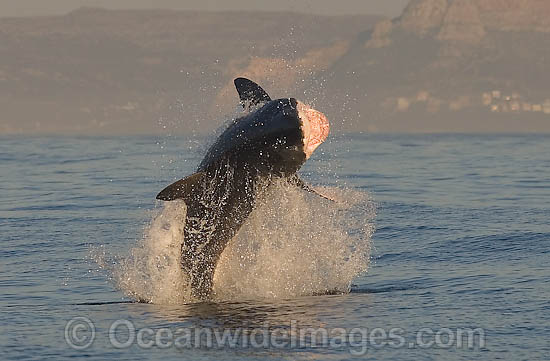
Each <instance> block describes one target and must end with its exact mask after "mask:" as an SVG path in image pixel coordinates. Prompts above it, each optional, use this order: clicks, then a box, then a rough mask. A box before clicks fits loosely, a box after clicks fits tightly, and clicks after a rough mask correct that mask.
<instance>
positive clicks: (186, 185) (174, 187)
mask: <svg viewBox="0 0 550 361" xmlns="http://www.w3.org/2000/svg"><path fill="white" fill-rule="evenodd" d="M205 175H206V174H205V173H203V172H198V173H195V174H192V175H190V176H188V177H185V178H183V179H180V180H179V181H177V182H175V183H172V184H170V185H169V186H168V187H166V188H164V189H163V190H162V191H161V192H160V193H159V194H157V199H159V200H161V201H173V200H175V199H183V201H184V202H187V201H188V200H190V199H192V197H193V195H194V194H196V193H197V191H198V190H199V187H200V184H201V183H202V181H203V180H204V176H205Z"/></svg>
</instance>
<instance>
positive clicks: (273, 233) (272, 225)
mask: <svg viewBox="0 0 550 361" xmlns="http://www.w3.org/2000/svg"><path fill="white" fill-rule="evenodd" d="M322 192H323V193H324V194H327V195H330V196H331V197H332V198H334V199H337V202H331V201H328V200H326V199H323V198H321V197H319V196H317V195H314V194H310V193H307V192H304V191H303V190H301V189H299V188H297V187H295V186H292V185H290V184H288V182H286V181H276V182H274V184H272V185H271V186H270V187H269V188H268V189H267V190H266V191H265V193H263V194H262V196H260V197H258V201H257V204H256V207H255V209H254V211H253V212H252V213H251V215H250V217H249V218H248V219H247V221H246V222H245V224H244V225H243V226H242V228H241V230H240V231H239V233H238V234H237V235H236V236H235V238H234V239H233V240H231V242H230V243H229V244H228V245H227V248H226V249H225V251H224V253H223V254H222V256H221V259H220V261H219V263H218V266H217V268H216V273H215V277H214V297H215V299H216V300H235V299H245V298H246V299H251V298H291V297H297V296H302V295H311V294H319V293H326V292H347V291H349V288H350V285H351V281H352V279H353V278H354V277H355V276H357V275H358V274H359V273H361V272H365V271H366V270H367V268H368V264H369V255H370V237H371V235H372V233H373V230H374V227H373V225H372V223H371V221H372V219H373V218H374V216H375V209H374V205H373V202H372V201H371V200H370V199H369V197H368V195H367V194H365V193H362V192H357V191H353V190H342V189H338V188H330V189H329V188H326V189H322ZM184 226H185V204H184V203H183V202H179V201H175V202H167V203H165V204H164V207H163V208H162V209H161V210H160V211H159V213H158V214H157V215H156V216H154V217H153V219H152V221H151V224H150V226H149V227H148V228H147V229H146V231H145V235H144V237H143V239H142V240H141V241H139V242H138V244H137V245H136V246H135V247H134V248H132V249H131V250H130V251H129V252H128V255H127V256H124V257H121V258H120V259H119V260H118V261H117V262H115V263H114V265H113V267H111V269H110V270H109V272H110V273H111V275H112V279H113V280H114V282H115V284H116V286H117V287H118V288H119V289H121V290H122V291H123V292H124V293H125V294H126V295H127V296H129V297H132V298H134V299H138V300H141V301H145V302H151V303H159V304H178V303H184V302H189V301H192V297H191V290H190V288H189V284H188V279H187V277H186V275H185V273H184V272H183V271H182V269H181V266H180V249H181V245H182V242H183V229H184ZM99 258H100V257H96V262H98V263H99V264H100V265H101V262H102V261H101V259H99ZM103 263H105V262H103Z"/></svg>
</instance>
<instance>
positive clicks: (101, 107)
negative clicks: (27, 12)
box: [0, 8, 380, 134]
mask: <svg viewBox="0 0 550 361" xmlns="http://www.w3.org/2000/svg"><path fill="white" fill-rule="evenodd" d="M379 19H380V17H376V16H334V17H326V16H315V15H305V14H293V13H252V12H250V13H247V12H244V13H243V12H220V13H214V12H200V13H199V12H190V11H169V10H136V11H126V10H103V9H95V8H81V9H78V10H76V11H74V12H71V13H69V14H67V15H64V16H51V17H34V18H0V108H1V109H2V112H1V115H0V134H8V133H63V134H127V133H130V134H131V133H162V132H166V130H165V127H168V128H171V130H174V131H187V129H188V128H193V129H192V130H193V131H201V130H207V129H211V128H213V127H216V126H217V125H218V122H219V119H217V118H218V117H219V115H220V114H224V112H225V113H227V112H228V111H232V110H233V109H234V107H235V104H236V102H237V100H238V98H237V97H236V93H234V91H233V90H231V93H230V94H229V93H228V96H227V99H225V98H224V97H222V96H221V95H220V90H222V89H224V87H225V88H226V89H229V86H228V85H229V84H231V80H232V78H233V77H234V76H235V75H238V74H243V73H248V74H250V75H251V76H254V75H256V76H257V77H258V78H263V79H265V81H266V82H268V83H269V82H271V83H273V80H275V79H280V80H278V81H277V84H276V85H277V86H278V87H279V89H281V91H282V90H283V89H285V87H289V86H290V84H291V83H296V80H297V79H298V78H303V77H304V76H310V72H311V70H314V71H317V70H320V69H323V68H327V67H328V66H329V65H330V64H332V63H333V62H334V61H335V59H337V58H338V57H339V56H341V55H343V54H344V53H345V52H346V51H347V49H348V46H349V43H350V40H349V39H353V37H354V36H355V35H356V34H357V33H359V32H360V31H362V30H364V29H365V28H369V27H371V26H372V25H374V24H375V23H376V21H378V20H379ZM324 49H328V50H327V52H329V54H326V55H325V54H324V53H325V50H324ZM283 59H284V60H283ZM285 69H289V70H288V71H286V70H285ZM270 73H271V74H272V77H271V80H268V79H269V78H270V77H269V74H270ZM282 73H285V74H282ZM226 91H227V90H226ZM176 128H177V129H176Z"/></svg>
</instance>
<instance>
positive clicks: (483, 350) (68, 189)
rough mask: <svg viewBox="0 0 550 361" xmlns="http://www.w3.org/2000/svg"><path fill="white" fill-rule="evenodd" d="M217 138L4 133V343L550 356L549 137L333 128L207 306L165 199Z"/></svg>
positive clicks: (193, 356)
mask: <svg viewBox="0 0 550 361" xmlns="http://www.w3.org/2000/svg"><path fill="white" fill-rule="evenodd" d="M208 141H210V140H209V139H202V138H185V137H116V138H114V137H113V138H77V137H72V138H71V137H38V138H35V137H12V138H7V137H4V138H0V165H1V168H0V169H1V177H0V189H1V191H2V196H1V198H0V239H1V242H2V247H1V249H0V272H1V277H0V286H1V290H2V292H1V293H0V307H1V311H2V312H1V313H0V325H1V326H2V332H1V333H0V348H1V351H2V352H1V355H0V358H1V359H5V360H16V359H29V360H30V359H36V360H63V359H74V358H88V359H92V360H110V359H112V360H137V359H140V360H141V359H153V360H156V359H161V358H162V359H164V360H172V359H173V360H176V359H177V360H181V359H189V360H202V359H204V360H207V359H223V360H253V359H254V360H256V359H257V360H266V359H277V360H278V359H298V360H301V359H305V360H311V359H313V360H343V359H372V360H375V359H376V360H380V359H387V360H441V359H444V360H499V359H500V360H527V359H529V360H547V359H550V341H549V340H550V338H549V335H550V262H549V261H550V137H548V136H542V135H337V136H331V137H330V138H329V140H328V141H327V142H326V143H325V144H324V145H322V146H321V147H320V148H319V149H318V150H317V152H316V153H315V154H314V156H313V157H312V159H310V160H309V161H308V162H307V164H306V165H305V166H304V168H303V169H302V171H301V174H303V177H304V178H305V179H307V180H308V181H309V182H310V183H312V184H314V185H315V186H317V187H319V189H320V190H321V191H322V192H324V193H326V194H330V195H331V196H333V197H334V198H335V199H336V200H337V202H334V203H333V202H327V201H325V200H323V199H320V198H317V197H315V196H314V195H311V194H304V193H303V192H301V191H298V190H296V189H292V188H289V187H288V186H285V185H281V186H279V187H276V188H274V189H273V190H272V191H271V192H270V193H269V194H268V195H267V196H266V197H265V198H264V199H263V200H262V201H261V202H260V204H259V206H258V209H257V210H256V211H255V212H254V213H253V214H252V215H251V217H250V219H249V221H248V222H247V224H246V225H245V226H244V227H243V229H242V230H241V232H239V235H238V236H237V237H236V239H235V240H233V241H232V243H231V244H230V245H229V246H228V249H227V250H226V252H225V253H224V255H223V257H222V260H221V262H220V266H219V268H218V272H217V274H216V280H215V291H216V299H215V300H213V301H212V302H202V303H197V302H193V301H192V300H190V299H189V295H188V289H187V286H186V283H185V275H182V274H181V271H180V270H179V267H178V264H177V254H178V246H179V244H180V243H178V242H181V241H182V240H181V237H180V235H181V227H182V222H183V220H182V214H184V212H185V206H184V205H183V204H180V203H177V202H176V203H170V204H166V205H164V204H162V203H160V202H157V201H155V199H154V198H155V195H156V194H157V192H158V191H159V190H161V189H162V188H163V187H164V186H166V185H167V184H169V183H170V182H172V181H173V180H174V179H177V178H180V177H182V176H185V175H188V174H190V173H192V172H193V170H194V168H195V167H196V165H197V164H198V162H199V161H200V159H201V155H202V154H201V152H202V151H204V148H205V144H206V143H208ZM348 287H349V288H350V289H351V292H342V291H347V290H348ZM327 291H332V292H327ZM137 299H140V300H142V301H145V302H136V300H137ZM223 337H226V338H223Z"/></svg>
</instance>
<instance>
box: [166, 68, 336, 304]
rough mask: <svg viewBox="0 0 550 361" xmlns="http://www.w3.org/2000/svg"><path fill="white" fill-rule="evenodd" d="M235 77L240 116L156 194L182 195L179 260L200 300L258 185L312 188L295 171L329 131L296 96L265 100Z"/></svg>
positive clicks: (317, 114)
mask: <svg viewBox="0 0 550 361" xmlns="http://www.w3.org/2000/svg"><path fill="white" fill-rule="evenodd" d="M234 83H235V87H236V88H237V92H238V93H239V97H240V102H241V104H242V106H243V107H244V109H245V111H246V113H245V115H243V116H241V117H238V118H236V119H234V120H232V121H231V122H230V124H229V126H228V127H227V129H225V131H223V133H222V134H221V135H220V136H219V137H218V138H217V139H216V141H215V142H214V143H213V144H212V146H211V147H210V148H209V150H208V151H207V153H206V155H205V157H204V159H203V160H202V162H201V163H200V164H199V166H198V168H197V171H196V173H194V174H192V175H190V176H188V177H186V178H183V179H181V180H179V181H177V182H175V183H173V184H171V185H169V186H168V187H166V188H165V189H163V190H162V191H161V192H160V193H159V194H158V195H157V199H159V200H163V201H172V200H175V199H182V200H183V201H184V202H185V204H186V206H187V214H186V223H185V227H184V235H183V236H184V241H183V244H182V248H181V265H182V267H183V269H184V271H185V272H186V273H187V275H188V276H189V278H190V284H191V291H192V295H193V296H194V297H195V298H197V299H200V300H205V299H209V298H210V297H211V294H212V283H213V278H214V272H215V270H216V264H217V262H218V260H219V258H220V255H221V254H222V252H223V250H224V249H225V247H226V245H227V243H228V242H229V241H230V240H231V239H232V238H233V236H235V234H236V233H237V232H238V231H239V229H240V227H241V225H242V224H243V223H244V221H245V220H246V219H247V217H248V216H249V215H250V213H251V212H252V210H253V209H254V204H255V199H256V197H257V196H258V193H260V192H259V188H260V184H261V185H262V187H265V186H269V184H270V182H271V181H272V180H274V179H276V178H284V179H287V180H288V182H289V183H291V184H294V185H296V186H298V187H301V188H303V189H304V190H306V191H309V192H313V193H317V192H316V191H315V190H314V189H313V188H312V187H310V186H309V185H308V184H307V183H305V182H304V181H302V180H301V179H300V178H299V177H298V175H297V174H296V172H297V171H298V170H299V169H300V167H301V166H302V165H303V164H304V162H305V161H306V160H307V159H308V158H309V157H311V155H312V154H313V152H314V151H315V149H317V147H318V146H319V145H320V144H321V143H323V142H324V141H325V139H326V138H327V136H328V133H329V122H328V120H327V118H326V116H325V115H324V114H323V113H321V112H320V111H318V110H315V109H313V108H311V107H309V106H308V105H306V104H304V103H302V102H300V101H299V100H296V99H295V98H281V99H276V100H272V99H271V98H270V96H269V95H268V94H267V93H266V92H265V91H264V90H263V89H262V88H261V87H260V86H259V85H258V84H256V83H254V82H253V81H251V80H248V79H245V78H237V79H235V81H234ZM317 194H319V193H317ZM319 195H320V196H322V195H321V194H319ZM322 197H324V196H322ZM325 198H326V197H325Z"/></svg>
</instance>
